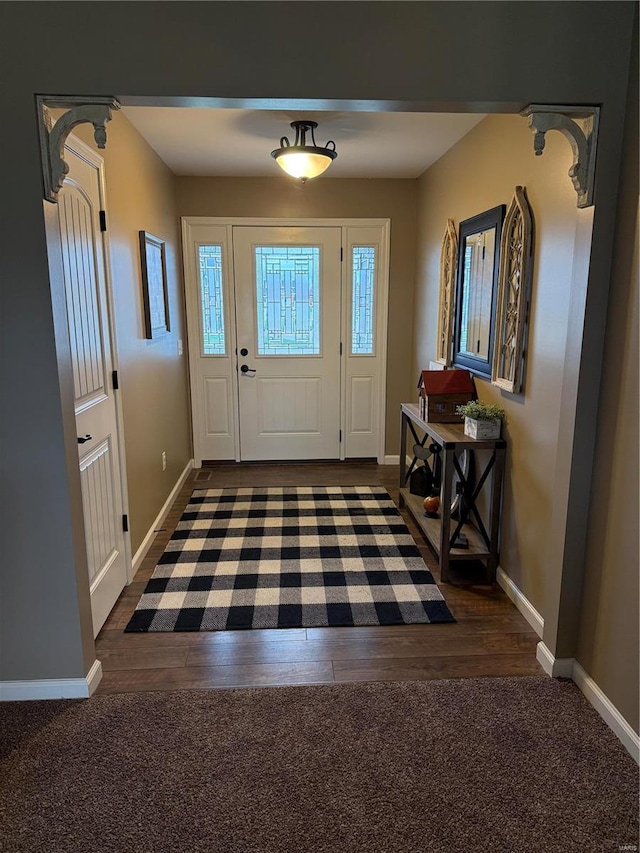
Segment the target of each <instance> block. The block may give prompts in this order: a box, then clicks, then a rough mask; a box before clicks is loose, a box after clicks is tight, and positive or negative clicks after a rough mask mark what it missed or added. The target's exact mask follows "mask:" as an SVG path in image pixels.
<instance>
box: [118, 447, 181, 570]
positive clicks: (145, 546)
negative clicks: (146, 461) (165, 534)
mask: <svg viewBox="0 0 640 853" xmlns="http://www.w3.org/2000/svg"><path fill="white" fill-rule="evenodd" d="M192 468H193V459H190V460H189V461H188V462H187V464H186V465H185V468H184V471H183V472H182V474H180V476H179V477H178V481H177V483H176V484H175V486H174V487H173V489H171V493H170V495H169V497H168V498H167V499H166V501H165V502H164V504H163V505H162V509H161V510H160V512H159V513H158V515H157V516H156V518H155V520H154V522H153V524H152V525H151V527H150V528H149V531H148V533H147V535H146V536H145V537H144V539H143V540H142V544H141V545H140V547H139V548H138V550H137V551H136V553H135V554H134V556H133V560H132V561H131V579H132V580H133V576H134V575H135V573H136V572H137V571H138V569H139V568H140V564H141V563H142V561H143V560H144V558H145V556H146V554H147V551H148V550H149V548H150V547H151V544H152V542H153V540H154V539H155V538H156V530H157V529H158V527H162V522H163V521H164V520H165V518H166V517H167V514H168V513H169V510H170V509H171V507H172V505H173V502H174V501H175V499H176V498H177V497H178V493H179V492H180V489H181V488H182V487H183V485H184V483H185V481H186V479H187V477H188V476H189V472H190V471H191V469H192Z"/></svg>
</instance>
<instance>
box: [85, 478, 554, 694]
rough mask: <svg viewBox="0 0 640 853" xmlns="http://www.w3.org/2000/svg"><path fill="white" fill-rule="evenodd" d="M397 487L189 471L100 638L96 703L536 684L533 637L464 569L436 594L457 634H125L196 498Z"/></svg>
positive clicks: (443, 628)
mask: <svg viewBox="0 0 640 853" xmlns="http://www.w3.org/2000/svg"><path fill="white" fill-rule="evenodd" d="M397 481H398V469H397V467H395V466H380V465H376V464H375V463H370V462H367V463H363V462H358V463H304V464H299V463H295V464H293V463H285V464H273V463H272V464H269V463H260V464H246V463H245V464H242V465H234V464H220V465H217V466H215V467H209V468H202V469H199V470H197V471H193V472H192V473H191V475H190V477H189V479H188V480H187V482H186V483H185V485H184V487H183V488H182V490H181V492H180V494H179V495H178V497H177V498H176V500H175V503H174V505H173V507H172V508H171V511H170V513H169V515H168V516H167V518H166V520H165V522H164V524H163V526H162V529H161V530H160V531H159V532H158V534H157V536H156V538H155V540H154V543H153V545H152V547H151V549H150V550H149V552H148V554H147V555H146V557H145V559H144V561H143V563H142V565H141V567H140V569H139V570H138V573H137V574H136V576H135V579H134V581H133V583H131V584H130V585H129V586H128V587H126V588H125V590H124V591H123V593H122V595H121V596H120V598H119V600H118V602H117V604H116V606H115V608H114V609H113V611H112V613H111V614H110V616H109V618H108V619H107V621H106V622H105V624H104V627H103V629H102V630H101V631H100V634H99V635H98V638H97V640H96V650H97V656H98V658H99V660H100V661H101V662H102V668H103V672H104V675H103V678H102V681H101V683H100V686H99V687H98V692H99V693H120V692H127V691H139V690H175V689H193V688H202V687H243V686H246V687H248V686H254V687H255V686H263V685H264V686H266V685H279V684H325V683H334V682H345V681H398V680H405V679H417V680H426V679H432V678H470V677H488V676H491V677H496V676H522V675H540V676H542V675H543V671H542V668H541V667H540V665H539V664H538V663H537V661H536V657H535V655H536V644H537V642H538V639H539V638H538V636H537V634H535V632H534V631H533V630H532V629H531V628H530V626H529V625H528V623H527V622H526V621H525V619H524V618H523V617H522V616H521V615H520V613H518V611H517V610H516V609H515V607H514V606H513V604H512V603H511V602H510V601H509V599H508V598H507V597H506V595H505V594H504V592H503V591H502V590H501V589H500V588H499V587H497V586H494V587H489V586H483V585H482V584H481V582H479V583H475V582H474V572H473V568H472V567H471V566H468V567H466V568H465V567H460V565H459V564H458V565H457V566H455V567H454V569H453V570H452V571H451V573H450V579H451V580H452V583H449V584H443V585H441V586H440V589H441V590H442V593H443V595H444V597H445V599H446V601H447V604H448V605H449V607H450V609H451V611H452V613H453V615H454V616H455V618H456V619H457V622H456V623H455V624H445V625H398V626H376V627H368V628H358V627H354V628H294V629H288V630H277V629H274V630H264V631H222V632H210V633H205V632H202V633H167V634H160V633H154V634H125V633H124V632H123V629H124V627H125V625H126V624H127V623H128V621H129V619H130V618H131V614H132V613H133V611H134V609H135V606H136V604H137V603H138V599H139V597H140V595H141V594H142V592H143V590H144V588H145V586H146V583H147V580H148V579H149V578H150V577H151V575H152V573H153V569H154V568H155V565H156V563H157V561H158V559H159V557H160V555H161V554H162V552H163V550H164V547H165V545H166V543H167V541H168V540H169V537H170V536H171V533H172V532H173V530H174V528H175V526H176V524H177V523H178V520H179V519H180V516H181V515H182V512H183V510H184V508H185V506H186V504H187V502H188V500H189V497H190V495H191V493H192V491H193V489H194V488H220V487H225V486H229V487H231V486H253V485H260V486H278V485H373V484H381V485H383V486H385V487H386V489H387V490H388V491H389V494H390V495H391V497H392V498H393V499H394V500H395V501H396V503H397V500H398V482H397ZM402 514H403V516H404V519H405V521H406V523H407V526H408V527H409V530H410V531H411V533H412V535H413V537H414V539H415V540H416V543H417V544H418V547H419V548H420V552H421V554H422V556H423V558H424V560H425V562H426V563H427V565H428V566H429V568H430V570H431V572H432V573H433V575H434V577H435V579H436V581H439V573H438V564H437V561H436V559H435V557H434V555H433V553H432V552H431V550H430V548H429V546H428V545H427V543H426V541H425V540H424V538H423V536H422V533H421V532H420V530H419V528H418V527H417V526H416V524H415V523H414V522H413V519H412V518H411V516H410V515H409V513H407V512H406V511H404V510H403V511H402ZM454 572H455V573H454ZM480 578H481V574H480V573H478V574H477V578H476V579H480Z"/></svg>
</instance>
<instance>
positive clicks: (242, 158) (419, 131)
mask: <svg viewBox="0 0 640 853" xmlns="http://www.w3.org/2000/svg"><path fill="white" fill-rule="evenodd" d="M123 112H124V114H125V115H126V117H127V118H128V119H129V121H130V122H131V123H132V124H133V125H134V126H135V127H136V128H137V129H138V130H139V132H140V133H141V134H142V136H144V138H145V139H146V140H147V142H148V143H149V144H150V145H151V147H152V148H154V149H155V151H157V153H158V154H159V155H160V157H161V158H162V159H163V160H164V162H165V163H166V164H167V166H168V167H169V168H170V169H171V170H172V171H173V172H174V173H175V174H176V175H200V176H202V175H229V176H236V177H237V176H246V177H258V176H263V177H276V176H279V175H282V172H281V171H280V169H279V167H278V165H277V164H276V162H275V160H274V159H273V158H272V157H270V156H269V155H270V153H271V151H272V150H273V149H274V148H278V147H279V145H280V137H282V136H287V137H289V141H290V142H293V140H294V138H295V132H294V131H292V129H291V128H290V127H289V125H290V123H291V122H292V121H295V120H296V119H311V120H313V121H317V122H318V125H319V126H318V128H317V130H316V142H317V144H318V145H320V146H323V145H326V143H327V142H328V141H329V139H333V140H334V142H335V143H336V148H337V151H338V157H337V159H336V160H335V161H334V163H333V164H332V165H331V169H330V173H327V174H330V177H332V178H417V177H418V176H419V175H421V174H422V173H423V172H424V171H425V169H427V168H428V167H429V166H430V165H431V164H432V163H434V162H435V161H436V160H438V158H440V157H441V156H442V155H443V154H444V153H445V151H447V150H448V149H449V148H451V147H452V146H453V145H455V143H456V142H457V141H458V140H459V139H461V138H462V137H463V136H464V135H465V134H466V133H468V132H469V131H470V130H471V128H472V127H474V125H476V124H477V123H478V122H479V121H481V120H482V119H483V118H484V115H479V114H477V113H476V114H473V115H470V114H468V113H466V114H462V113H400V112H387V113H373V112H313V111H306V112H294V111H289V112H285V111H282V110H237V109H191V108H183V107H125V108H124V109H123Z"/></svg>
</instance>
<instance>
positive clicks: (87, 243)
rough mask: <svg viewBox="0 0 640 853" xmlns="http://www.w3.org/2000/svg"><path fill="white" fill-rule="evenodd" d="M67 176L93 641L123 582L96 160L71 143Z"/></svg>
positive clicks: (62, 198) (68, 276) (63, 216)
mask: <svg viewBox="0 0 640 853" xmlns="http://www.w3.org/2000/svg"><path fill="white" fill-rule="evenodd" d="M65 160H66V162H67V163H68V164H69V173H68V175H67V177H66V179H65V182H64V185H63V187H62V190H61V191H60V193H59V195H58V217H59V223H60V241H61V249H62V261H63V270H64V286H65V294H66V303H67V323H68V330H69V344H70V349H71V361H72V366H73V381H74V398H75V399H74V402H75V413H76V427H77V434H78V464H79V466H80V480H81V485H82V503H83V509H84V527H85V536H86V541H87V560H88V565H89V584H90V590H91V612H92V616H93V632H94V636H96V635H97V634H98V631H99V630H100V628H101V627H102V625H103V623H104V621H105V619H106V618H107V616H108V615H109V612H110V611H111V609H112V608H113V605H114V604H115V602H116V600H117V598H118V596H119V595H120V593H121V592H122V589H123V588H124V585H125V584H126V582H127V568H126V555H125V543H124V533H123V515H122V511H123V510H122V505H123V500H122V482H121V472H120V447H119V441H118V427H117V417H116V405H115V398H114V389H113V384H112V353H111V343H110V335H109V314H108V304H107V287H106V267H105V256H104V244H103V240H102V234H101V233H100V218H99V216H100V210H101V207H102V205H101V195H100V179H99V158H96V156H95V155H94V154H93V152H91V151H90V150H87V151H85V150H84V146H82V145H81V144H80V143H78V142H75V141H74V142H70V143H68V144H67V146H65Z"/></svg>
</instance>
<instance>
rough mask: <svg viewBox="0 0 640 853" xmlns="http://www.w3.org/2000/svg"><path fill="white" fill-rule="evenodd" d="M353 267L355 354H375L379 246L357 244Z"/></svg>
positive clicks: (352, 296)
mask: <svg viewBox="0 0 640 853" xmlns="http://www.w3.org/2000/svg"><path fill="white" fill-rule="evenodd" d="M351 269H352V277H351V355H373V317H374V305H375V281H376V250H375V246H353V248H352V250H351Z"/></svg>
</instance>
